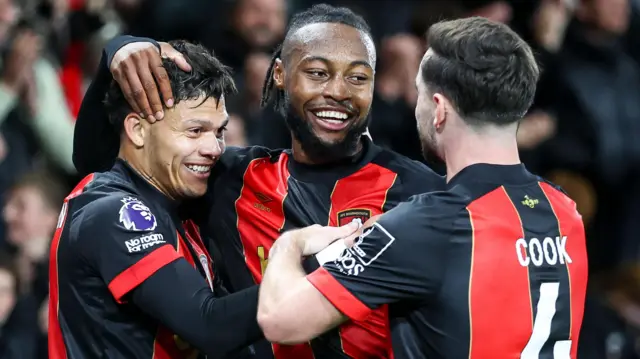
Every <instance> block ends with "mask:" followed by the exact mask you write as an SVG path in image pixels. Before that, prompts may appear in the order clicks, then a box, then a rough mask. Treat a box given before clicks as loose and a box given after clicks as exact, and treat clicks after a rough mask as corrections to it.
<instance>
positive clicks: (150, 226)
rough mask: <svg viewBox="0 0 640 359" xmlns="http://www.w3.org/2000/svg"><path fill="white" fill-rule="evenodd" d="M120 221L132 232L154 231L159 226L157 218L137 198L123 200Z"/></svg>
mask: <svg viewBox="0 0 640 359" xmlns="http://www.w3.org/2000/svg"><path fill="white" fill-rule="evenodd" d="M119 220H120V223H122V225H123V226H124V228H126V229H127V230H130V231H153V230H154V229H156V227H157V225H158V222H157V221H156V216H154V215H153V213H151V210H150V209H149V207H147V206H146V205H145V204H144V203H142V201H140V200H139V199H137V198H135V197H125V198H123V199H122V207H120V212H119Z"/></svg>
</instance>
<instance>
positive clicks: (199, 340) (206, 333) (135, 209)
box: [76, 196, 262, 357]
mask: <svg viewBox="0 0 640 359" xmlns="http://www.w3.org/2000/svg"><path fill="white" fill-rule="evenodd" d="M76 222H77V223H80V229H79V231H80V232H79V236H78V237H79V238H81V241H80V243H79V247H80V254H81V255H82V256H83V257H85V258H86V260H87V262H88V263H90V265H91V266H92V268H93V269H94V270H95V271H96V272H97V273H98V274H99V275H100V277H101V278H102V279H103V280H104V282H105V284H106V285H107V286H108V289H109V291H110V292H111V295H112V296H113V298H114V300H116V301H117V302H118V303H125V302H133V304H135V305H136V306H137V307H138V308H140V309H141V310H142V311H144V312H146V313H147V314H148V315H149V316H151V317H152V318H154V319H156V320H157V321H158V322H160V323H162V324H163V325H165V326H166V327H167V328H169V329H170V330H171V331H173V332H174V333H175V334H177V335H178V336H180V337H181V338H182V339H183V340H185V341H186V342H188V343H190V344H191V345H193V346H194V347H196V348H198V349H200V350H201V351H203V352H204V353H206V354H208V355H211V356H213V357H224V356H226V355H229V354H230V353H233V352H235V351H237V350H239V349H242V348H243V347H246V346H247V345H249V344H251V343H253V342H255V341H257V340H259V339H260V338H262V333H261V331H260V328H259V327H258V324H257V322H256V315H257V309H256V308H257V301H258V289H257V287H255V288H250V289H247V290H245V291H242V292H238V293H234V294H233V295H229V296H226V297H223V298H216V297H215V295H214V294H213V292H212V290H211V288H210V287H209V285H208V283H207V281H206V280H205V279H204V278H203V277H202V276H201V275H200V274H199V273H198V272H197V270H196V269H195V268H193V267H192V266H191V265H190V264H189V263H188V262H187V261H186V260H185V259H184V257H182V256H181V255H180V254H179V253H178V252H177V251H176V249H175V244H176V240H175V236H176V233H175V232H173V231H172V230H171V229H170V228H168V227H164V226H163V225H162V223H161V222H160V221H158V219H157V218H156V217H155V216H154V214H153V213H152V211H151V210H150V209H149V208H148V207H147V206H146V205H145V204H144V203H142V202H141V201H138V200H136V199H133V198H131V197H123V196H111V197H107V198H101V199H99V200H97V201H94V202H92V203H91V204H89V205H88V206H87V207H86V208H85V210H83V211H82V212H81V215H80V216H79V217H78V218H76Z"/></svg>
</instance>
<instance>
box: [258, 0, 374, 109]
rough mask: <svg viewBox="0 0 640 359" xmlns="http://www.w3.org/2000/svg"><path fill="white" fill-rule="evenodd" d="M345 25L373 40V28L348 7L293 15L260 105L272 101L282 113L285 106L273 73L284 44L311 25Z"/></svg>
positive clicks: (327, 7)
mask: <svg viewBox="0 0 640 359" xmlns="http://www.w3.org/2000/svg"><path fill="white" fill-rule="evenodd" d="M323 23H327V24H344V25H347V26H351V27H353V28H355V29H357V30H360V31H362V32H364V33H365V34H367V35H368V36H369V37H370V38H371V39H373V36H372V35H371V28H370V27H369V25H368V24H367V22H366V21H365V20H364V18H363V17H362V16H360V15H358V14H356V13H354V12H353V11H352V10H351V9H348V8H346V7H334V6H331V5H327V4H317V5H313V6H312V7H311V8H309V9H307V10H305V11H302V12H299V13H297V14H295V15H293V18H292V19H291V21H290V22H289V25H288V26H287V31H286V35H285V39H284V41H283V43H282V44H280V46H278V47H277V48H276V50H275V52H274V53H273V56H272V57H271V64H270V65H269V71H267V77H266V78H265V79H264V86H263V87H262V100H261V101H260V105H261V106H262V107H265V106H266V105H267V104H269V103H270V102H271V101H273V106H274V108H275V109H276V110H278V111H281V110H282V108H281V107H282V105H283V104H284V91H282V90H279V89H276V88H275V86H274V81H273V71H274V68H275V65H276V60H277V59H279V58H280V57H281V56H282V48H283V44H284V43H286V42H287V40H288V39H289V38H290V37H291V36H292V35H293V34H295V32H296V31H298V30H299V29H301V28H303V27H305V26H307V25H311V24H323Z"/></svg>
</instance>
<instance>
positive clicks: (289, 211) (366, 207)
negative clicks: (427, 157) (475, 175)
mask: <svg viewBox="0 0 640 359" xmlns="http://www.w3.org/2000/svg"><path fill="white" fill-rule="evenodd" d="M363 138H364V137H363ZM214 171H215V175H214V176H212V178H213V182H212V183H211V184H210V188H209V194H210V196H211V199H210V201H211V203H212V205H211V211H210V213H209V217H208V219H207V221H206V224H204V223H203V224H202V225H201V228H202V230H203V231H204V232H205V234H206V235H207V236H209V237H211V238H213V239H214V246H215V247H216V248H215V249H213V250H212V252H214V253H219V255H220V258H219V259H216V260H217V261H219V262H222V263H224V266H223V267H224V268H221V275H222V276H223V278H224V279H223V281H224V282H225V286H226V287H227V288H228V289H229V290H231V291H237V290H240V289H243V288H247V287H250V286H253V285H254V284H256V283H260V281H261V279H262V274H263V273H264V270H265V268H266V266H267V265H268V261H269V250H270V248H271V246H272V244H273V243H274V241H275V240H276V239H277V238H278V237H279V236H280V234H281V233H282V232H284V231H286V230H290V229H294V228H300V227H305V226H309V225H312V224H321V225H331V226H339V225H342V224H346V223H348V222H350V221H352V220H354V219H357V220H360V221H362V223H364V222H365V221H366V220H367V219H368V218H370V217H372V216H375V215H378V214H381V213H384V212H386V211H388V210H390V209H391V208H394V207H395V206H397V205H398V204H399V203H400V202H402V201H406V200H408V199H409V198H410V197H411V196H413V195H415V194H419V193H424V192H428V191H433V190H438V189H443V188H444V178H443V177H441V176H439V175H437V174H436V173H435V172H433V171H431V170H430V169H429V168H428V167H427V166H425V165H424V164H422V163H419V162H416V161H412V160H409V159H407V158H405V157H403V156H400V155H398V154H396V153H394V152H392V151H388V150H386V149H382V148H381V147H379V146H376V145H375V144H373V143H371V142H370V141H369V140H368V139H367V140H364V150H363V151H362V153H361V154H360V155H358V156H357V158H355V159H350V160H346V161H345V162H343V163H338V164H336V163H333V164H331V165H326V166H310V165H303V164H300V163H298V162H296V161H295V160H294V159H293V156H292V154H291V152H290V151H289V150H275V151H273V150H267V149H265V148H262V147H250V148H243V149H235V148H233V149H228V150H227V152H226V153H225V154H224V155H223V156H222V159H221V161H220V162H218V164H216V166H215V169H214ZM311 262H312V261H308V262H307V263H306V267H307V270H308V271H309V272H310V271H312V270H314V269H315V268H317V266H318V265H317V262H316V263H311ZM390 343H391V342H390V337H389V327H388V320H387V315H386V308H385V307H382V308H380V309H378V310H377V311H375V312H374V313H373V314H372V315H371V316H369V317H368V318H367V319H366V320H360V321H357V322H353V323H347V324H345V325H343V326H342V327H341V328H339V329H337V330H335V331H333V332H331V333H328V334H326V335H324V336H322V337H320V338H318V339H316V340H314V341H312V342H311V343H310V345H299V346H278V345H273V347H272V346H271V345H270V344H267V343H265V344H263V345H262V346H260V345H257V348H258V357H260V358H262V357H271V355H272V354H271V351H272V350H273V353H274V356H275V358H276V359H285V358H286V359H289V358H291V359H293V358H297V359H306V358H309V359H311V358H316V359H319V358H341V357H351V358H387V357H389V350H390V346H389V345H390Z"/></svg>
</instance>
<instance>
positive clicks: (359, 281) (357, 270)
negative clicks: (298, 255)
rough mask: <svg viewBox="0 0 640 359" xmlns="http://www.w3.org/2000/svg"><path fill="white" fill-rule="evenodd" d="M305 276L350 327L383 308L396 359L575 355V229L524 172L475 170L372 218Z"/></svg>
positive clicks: (578, 249) (582, 259) (579, 287)
mask: <svg viewBox="0 0 640 359" xmlns="http://www.w3.org/2000/svg"><path fill="white" fill-rule="evenodd" d="M307 278H308V280H309V281H310V282H311V283H312V284H313V285H314V286H315V287H316V288H317V289H318V290H319V291H320V292H322V293H323V295H325V296H326V297H327V298H328V299H329V300H330V301H331V302H332V303H333V304H334V305H335V306H336V307H337V308H338V309H339V310H341V311H342V312H343V313H344V314H345V315H347V316H349V317H350V318H352V319H354V320H360V319H363V318H366V317H367V316H368V315H369V313H371V311H372V310H375V309H376V308H379V307H381V306H385V305H387V306H389V311H390V321H391V335H392V337H393V352H394V357H395V358H396V359H405V358H431V359H438V358H470V359H484V358H523V359H533V358H554V359H569V358H572V359H575V358H576V349H577V346H578V336H579V333H580V327H581V323H582V316H583V311H584V300H585V294H586V287H587V254H586V247H585V233H584V225H583V223H582V218H581V216H580V215H579V214H578V212H577V210H576V206H575V203H574V202H573V201H571V200H570V199H569V198H568V197H567V196H566V195H565V194H564V193H563V192H561V191H560V190H559V189H557V188H556V187H555V186H553V185H551V184H549V183H548V182H545V181H544V180H542V179H540V178H539V177H537V176H535V175H532V174H530V173H529V172H528V171H527V170H526V169H525V168H524V166H523V165H513V166H497V165H488V164H476V165H472V166H469V167H467V168H465V169H463V170H462V171H461V172H460V173H459V174H457V175H456V176H455V177H454V178H453V179H451V181H450V182H449V184H448V190H446V191H440V192H432V193H427V194H423V195H420V196H415V197H414V198H413V199H412V200H410V201H409V202H408V203H404V204H401V205H399V206H398V207H396V208H395V209H393V210H391V211H390V212H388V213H387V214H385V215H384V216H382V217H380V219H379V221H378V222H377V223H375V224H374V225H373V226H372V227H371V228H369V229H367V230H365V232H364V233H363V234H362V235H361V237H360V238H359V239H357V240H356V244H355V245H354V246H353V247H352V248H350V249H347V250H345V251H344V252H343V253H342V255H341V256H339V258H337V259H335V260H332V261H329V262H327V263H324V265H323V267H322V268H320V269H318V270H317V271H315V272H314V273H312V274H310V275H309V276H308V277H307Z"/></svg>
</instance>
